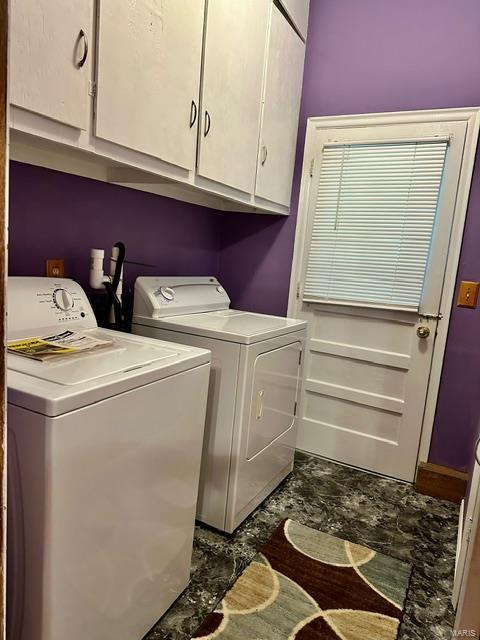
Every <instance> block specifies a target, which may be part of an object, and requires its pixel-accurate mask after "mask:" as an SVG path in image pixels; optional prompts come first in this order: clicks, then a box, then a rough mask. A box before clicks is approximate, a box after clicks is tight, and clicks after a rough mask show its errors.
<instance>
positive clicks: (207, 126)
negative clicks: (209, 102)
mask: <svg viewBox="0 0 480 640" xmlns="http://www.w3.org/2000/svg"><path fill="white" fill-rule="evenodd" d="M211 124H212V122H211V120H210V114H209V113H208V111H207V110H206V109H205V125H204V128H203V136H204V137H207V136H208V132H209V131H210V125H211Z"/></svg>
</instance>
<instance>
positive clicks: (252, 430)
mask: <svg viewBox="0 0 480 640" xmlns="http://www.w3.org/2000/svg"><path fill="white" fill-rule="evenodd" d="M301 348H302V347H301V343H300V342H294V343H293V344H289V345H287V346H285V347H282V348H280V349H275V350H274V351H270V352H266V353H262V354H260V355H259V356H257V358H256V360H255V364H254V368H253V389H252V400H251V406H250V424H249V427H248V440H247V458H248V459H249V460H250V459H251V458H253V456H255V455H257V453H259V452H260V451H261V450H262V449H264V448H265V447H266V446H268V445H269V444H270V443H271V442H273V440H275V438H278V436H280V435H281V434H282V433H285V431H287V430H288V429H290V427H291V426H292V425H293V423H294V420H295V413H296V408H297V401H298V398H297V394H298V389H299V386H300V380H299V375H300V353H301Z"/></svg>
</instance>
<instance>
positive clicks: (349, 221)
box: [290, 118, 467, 481]
mask: <svg viewBox="0 0 480 640" xmlns="http://www.w3.org/2000/svg"><path fill="white" fill-rule="evenodd" d="M399 121H400V122H401V121H402V120H401V118H400V119H399ZM466 131H467V123H466V122H463V121H458V122H428V121H425V122H423V123H421V124H415V125H412V124H398V125H390V126H385V125H384V124H383V125H381V126H376V127H375V126H364V127H345V128H340V127H339V128H338V129H335V128H329V129H323V130H322V129H321V127H320V126H319V127H318V128H316V129H314V128H312V133H311V135H312V136H313V137H312V138H311V140H310V143H309V145H310V146H309V153H311V157H312V170H311V171H310V174H311V177H310V175H309V174H308V173H307V176H306V178H305V177H304V183H303V185H302V189H303V190H304V193H306V195H305V196H304V198H303V202H304V203H305V205H304V209H305V210H304V211H303V210H300V219H301V220H302V219H303V220H304V225H303V231H301V232H300V230H299V232H297V241H296V242H297V245H298V246H296V256H297V257H296V260H297V263H298V264H297V269H296V275H294V277H295V281H296V282H298V288H297V292H296V295H295V294H291V300H290V313H291V314H292V315H294V316H295V317H298V318H302V319H305V320H308V321H309V339H308V346H307V360H306V366H305V381H304V397H303V402H302V403H301V406H302V421H301V427H300V431H299V437H298V445H297V446H298V447H299V448H300V449H303V450H306V451H309V452H312V453H314V454H318V455H322V456H325V457H328V458H331V459H334V460H338V461H340V462H343V463H346V464H350V465H353V466H356V467H361V468H365V469H368V470H372V471H375V472H378V473H382V474H386V475H389V476H394V477H396V478H400V479H403V480H408V481H412V480H413V478H414V474H415V469H416V462H417V453H418V448H419V441H420V435H421V430H422V420H423V415H424V410H425V401H426V394H427V390H428V382H429V375H430V370H431V363H432V354H433V350H434V343H435V336H436V330H437V323H438V322H439V320H438V319H437V316H438V314H439V310H440V302H441V295H442V287H443V279H444V273H445V266H446V260H447V254H448V249H449V241H450V233H451V229H452V221H453V216H454V210H455V200H456V196H457V188H458V181H459V174H460V169H461V165H462V154H463V150H464V143H465V135H466ZM415 141H417V142H415ZM413 148H415V149H417V150H416V151H414V160H412V162H411V164H410V165H408V162H407V161H406V160H405V158H404V156H405V154H410V153H411V149H413ZM366 150H368V153H371V154H372V155H371V156H367V155H366V153H367V152H366ZM385 153H387V155H388V158H387V156H384V155H383V156H382V154H385ZM344 154H345V155H344ZM355 154H357V155H355ZM392 154H393V155H392ZM395 154H397V155H395ZM422 154H423V156H422ZM346 158H347V159H346ZM355 158H356V159H355ZM422 158H423V159H422ZM402 163H404V164H402ZM422 163H423V164H422ZM417 173H418V175H417ZM414 174H415V175H416V178H415V180H414V179H413V177H412V176H413V175H414ZM305 179H306V180H307V181H308V184H305ZM402 198H403V199H402ZM299 224H301V223H299ZM421 256H423V258H422V257H421ZM292 291H293V290H292ZM440 322H441V320H440Z"/></svg>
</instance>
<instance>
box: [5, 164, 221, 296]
mask: <svg viewBox="0 0 480 640" xmlns="http://www.w3.org/2000/svg"><path fill="white" fill-rule="evenodd" d="M219 215H220V214H218V213H217V212H212V211H211V210H209V209H204V208H203V207H192V206H191V205H188V204H185V203H182V202H177V201H176V200H172V199H170V198H161V197H159V196H155V195H152V194H149V193H143V192H141V191H134V190H133V189H127V188H123V187H118V186H116V185H109V184H105V183H103V182H97V181H95V180H88V179H86V178H79V177H77V176H72V175H68V174H65V173H59V172H56V171H50V170H48V169H42V168H39V167H33V166H30V165H27V164H21V163H18V162H12V163H11V167H10V234H9V271H10V274H11V275H44V272H45V259H46V258H65V268H66V275H68V276H69V277H72V278H74V279H75V280H78V281H79V282H80V283H81V284H82V285H84V286H87V285H88V270H89V258H90V248H92V247H97V248H100V249H105V254H106V256H109V255H110V247H111V246H112V244H114V243H115V242H117V241H119V240H120V241H123V242H125V244H126V246H127V260H133V261H138V262H144V263H148V264H152V265H154V267H153V268H151V269H149V268H148V267H140V266H135V265H125V284H126V286H127V287H129V286H131V285H132V284H133V282H134V280H135V278H136V277H137V275H141V274H143V275H157V274H158V273H166V274H169V275H210V274H216V273H217V271H218V262H219V251H220V232H219V225H218V216H219ZM105 264H107V262H105Z"/></svg>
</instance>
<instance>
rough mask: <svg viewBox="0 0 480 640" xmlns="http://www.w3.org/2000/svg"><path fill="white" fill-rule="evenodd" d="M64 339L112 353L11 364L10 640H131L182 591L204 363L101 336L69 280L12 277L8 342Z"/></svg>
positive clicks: (183, 350) (194, 356)
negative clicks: (77, 338) (73, 335)
mask: <svg viewBox="0 0 480 640" xmlns="http://www.w3.org/2000/svg"><path fill="white" fill-rule="evenodd" d="M67 329H70V330H74V331H79V332H82V333H83V334H86V335H88V336H96V337H99V338H103V339H105V338H108V339H110V340H113V344H112V345H111V346H109V347H105V348H102V349H100V350H99V351H98V352H96V351H92V352H90V353H85V354H84V355H78V354H76V355H74V356H62V358H64V359H61V360H58V359H56V360H54V361H52V362H49V363H47V362H39V361H36V360H31V359H28V358H25V357H22V356H19V355H9V357H8V492H9V502H8V631H7V636H8V638H9V639H10V640H65V638H70V639H71V640H87V639H88V640H112V639H113V638H115V640H140V638H142V637H143V636H144V634H145V633H146V632H147V631H148V630H149V629H150V628H151V627H152V625H153V624H154V623H155V622H156V621H157V620H158V619H159V618H160V617H161V616H162V614H163V613H164V612H165V610H166V609H167V608H168V607H169V606H170V605H171V603H172V602H173V601H174V600H175V599H176V598H177V596H178V595H179V594H180V593H181V591H182V590H183V589H184V588H185V586H186V585H187V583H188V581H189V576H190V562H191V553H192V539H193V531H194V518H195V510H196V499H197V491H198V478H199V470H200V457H201V449H202V442H203V431H204V418H205V409H206V399H207V387H208V378H209V368H210V365H209V362H210V353H209V352H208V351H206V350H205V349H197V348H194V347H189V346H181V345H178V344H168V343H162V342H158V341H157V340H155V341H154V340H148V339H146V338H141V337H138V336H131V335H129V334H120V333H117V332H114V331H107V330H103V329H98V328H97V324H96V321H95V317H94V315H93V312H92V309H91V307H90V304H89V302H88V300H87V298H86V296H85V293H84V292H83V290H82V288H81V287H80V286H79V285H78V284H77V283H75V282H73V281H72V280H67V279H58V280H54V279H51V278H10V279H9V282H8V338H9V340H13V339H21V338H26V337H29V336H46V335H52V334H58V332H59V331H65V330H67Z"/></svg>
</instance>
